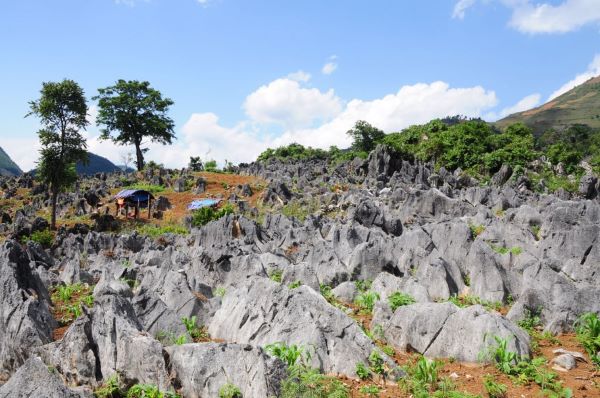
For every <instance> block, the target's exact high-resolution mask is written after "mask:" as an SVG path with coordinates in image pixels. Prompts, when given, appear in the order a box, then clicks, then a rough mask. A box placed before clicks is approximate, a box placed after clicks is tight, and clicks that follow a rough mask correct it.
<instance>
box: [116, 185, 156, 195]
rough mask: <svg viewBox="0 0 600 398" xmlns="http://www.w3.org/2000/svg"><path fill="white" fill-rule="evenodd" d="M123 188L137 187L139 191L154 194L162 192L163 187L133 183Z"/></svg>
mask: <svg viewBox="0 0 600 398" xmlns="http://www.w3.org/2000/svg"><path fill="white" fill-rule="evenodd" d="M123 189H139V190H141V191H148V192H150V193H153V194H154V193H161V192H163V191H164V190H165V187H163V186H162V185H153V184H134V185H130V186H128V187H126V188H123Z"/></svg>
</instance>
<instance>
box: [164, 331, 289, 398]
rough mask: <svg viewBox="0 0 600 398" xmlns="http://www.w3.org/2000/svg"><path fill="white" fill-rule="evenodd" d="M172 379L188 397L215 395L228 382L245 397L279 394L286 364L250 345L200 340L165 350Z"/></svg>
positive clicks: (198, 397) (197, 397)
mask: <svg viewBox="0 0 600 398" xmlns="http://www.w3.org/2000/svg"><path fill="white" fill-rule="evenodd" d="M166 351H167V353H168V355H169V363H170V365H171V372H172V373H173V374H174V377H175V382H176V384H177V385H180V386H181V392H182V393H183V396H185V397H187V398H201V397H217V396H218V395H219V389H220V388H221V387H222V386H224V385H225V384H227V383H231V384H233V385H235V386H236V387H238V388H239V389H240V391H241V392H242V395H243V396H244V397H276V396H279V393H280V389H281V382H282V380H284V379H285V378H286V377H287V372H286V366H285V364H284V363H283V362H281V361H280V360H278V359H274V358H271V357H269V356H268V355H267V354H266V353H265V352H264V351H263V350H262V349H261V348H258V347H253V346H251V345H240V344H226V343H222V344H219V343H200V344H184V345H181V346H172V347H168V348H167V349H166Z"/></svg>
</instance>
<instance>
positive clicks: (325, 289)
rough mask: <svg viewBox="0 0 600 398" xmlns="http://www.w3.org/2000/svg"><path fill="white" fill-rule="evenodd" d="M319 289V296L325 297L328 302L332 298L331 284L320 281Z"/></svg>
mask: <svg viewBox="0 0 600 398" xmlns="http://www.w3.org/2000/svg"><path fill="white" fill-rule="evenodd" d="M319 291H320V292H321V296H323V297H324V298H325V300H327V301H329V302H331V301H332V300H334V297H333V292H332V289H331V286H329V285H325V284H323V283H321V284H320V285H319Z"/></svg>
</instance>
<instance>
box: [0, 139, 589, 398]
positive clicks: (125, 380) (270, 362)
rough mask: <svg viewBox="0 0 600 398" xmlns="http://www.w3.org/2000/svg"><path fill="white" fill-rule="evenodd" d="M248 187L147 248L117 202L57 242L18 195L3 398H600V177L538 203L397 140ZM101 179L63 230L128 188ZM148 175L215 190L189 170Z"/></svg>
mask: <svg viewBox="0 0 600 398" xmlns="http://www.w3.org/2000/svg"><path fill="white" fill-rule="evenodd" d="M236 172H237V173H238V174H239V175H240V178H241V177H244V176H247V177H252V179H253V180H252V181H254V183H253V185H252V186H250V185H241V184H240V185H239V186H235V185H229V184H227V183H225V182H224V180H223V183H222V185H223V189H224V190H225V191H221V192H220V193H219V194H218V195H220V196H221V198H222V199H224V200H225V201H227V202H229V203H230V204H232V205H234V206H235V211H234V212H233V213H231V212H229V211H223V212H222V213H219V215H220V217H216V219H215V218H212V220H213V221H210V222H207V223H205V224H204V221H202V222H199V220H201V219H202V220H204V218H203V217H205V216H207V215H210V214H212V213H211V211H207V212H201V213H202V214H200V213H198V214H192V215H190V216H189V217H187V219H186V225H187V226H188V228H189V229H187V230H184V231H180V230H177V231H175V232H176V233H175V234H174V233H160V234H152V235H149V234H143V233H139V232H131V231H128V229H127V224H126V223H125V222H124V221H119V220H115V219H114V218H113V216H111V215H105V211H104V208H102V207H101V208H100V209H99V210H98V211H97V213H96V214H94V217H93V219H95V220H96V221H95V223H93V224H91V225H85V224H82V223H81V219H82V216H81V215H79V216H78V217H77V221H76V222H77V223H73V222H72V223H65V225H63V226H62V227H61V228H60V230H59V231H58V232H57V233H56V235H55V236H51V237H50V241H46V240H43V239H39V235H40V234H42V233H43V231H45V228H46V227H47V222H46V221H45V220H44V219H43V218H40V217H39V215H40V213H38V212H39V211H42V210H43V209H44V208H45V206H46V205H47V199H48V198H47V196H45V194H44V190H43V189H38V188H36V187H37V186H36V184H35V183H34V182H33V181H31V180H29V179H27V177H23V178H12V179H4V180H3V181H2V183H3V184H4V186H5V187H6V188H7V189H5V192H11V191H12V192H15V189H13V188H16V187H20V188H24V189H28V190H30V191H29V192H30V194H29V195H30V196H29V197H27V198H26V199H27V200H26V201H27V204H23V207H22V208H16V206H15V205H14V204H13V207H12V208H10V207H7V206H4V207H2V209H3V212H0V213H2V214H0V216H1V221H2V224H0V232H3V233H4V235H5V236H6V240H5V241H4V243H3V244H2V247H1V248H0V285H1V286H3V288H2V289H1V290H0V379H2V380H3V381H5V382H6V383H5V384H4V385H3V386H1V387H0V397H14V396H40V397H42V396H44V397H91V396H92V394H93V393H95V394H96V396H100V397H121V396H123V397H124V396H126V395H127V394H129V395H127V396H133V397H143V396H148V395H142V394H143V392H140V391H150V390H152V391H159V390H160V391H162V393H161V395H158V393H157V395H153V396H160V397H174V396H176V394H178V395H179V396H181V397H186V398H187V397H189V398H196V397H241V396H243V397H285V398H288V397H309V396H310V397H351V396H352V397H366V396H381V397H402V396H407V397H408V396H435V397H438V396H440V397H442V396H452V397H477V396H489V394H490V391H494V390H493V389H494V388H496V389H499V391H500V393H499V394H501V395H496V396H503V395H502V394H507V392H506V390H508V396H537V394H541V393H544V394H555V395H552V396H577V397H597V396H599V394H600V390H598V385H599V383H600V379H599V376H598V372H597V370H596V368H595V367H596V366H597V365H595V364H594V361H598V357H597V354H596V352H597V350H600V347H598V346H596V345H594V344H595V343H594V342H593V338H594V337H593V333H594V332H593V331H591V330H592V327H591V326H590V328H587V326H586V325H593V322H594V320H593V319H595V318H594V317H596V319H597V316H598V314H599V313H600V278H599V277H598V275H600V245H599V244H598V238H599V236H600V201H599V199H598V180H597V179H596V178H595V177H594V176H587V177H586V178H582V179H581V181H580V182H579V186H578V190H577V191H576V192H574V193H569V192H565V191H559V192H556V193H551V192H548V191H546V192H536V191H534V190H533V189H532V185H533V184H532V183H531V181H529V180H528V178H527V177H526V173H523V174H518V175H517V174H516V173H515V174H514V175H513V170H512V169H511V168H510V167H502V169H501V170H500V171H499V172H498V173H496V174H495V175H494V176H493V177H492V178H491V181H490V182H489V183H484V182H481V181H478V180H476V179H474V178H472V177H470V176H468V175H466V174H465V173H463V172H462V171H461V170H460V169H457V170H455V171H453V172H450V171H447V170H446V169H444V168H443V167H442V168H440V169H437V168H435V167H434V165H433V164H431V163H423V162H420V161H416V160H406V159H403V158H402V156H401V155H400V154H399V153H397V152H395V151H394V150H392V149H390V148H389V147H385V146H378V147H377V148H376V149H375V150H374V151H372V152H371V153H370V154H369V156H368V158H367V159H360V158H356V159H354V160H350V161H344V162H338V163H332V162H330V161H329V160H328V159H308V160H293V161H280V160H272V161H268V162H257V163H252V164H249V165H243V166H240V168H238V169H237V170H236ZM99 177H100V178H96V177H91V178H86V179H82V181H81V183H80V185H79V186H80V188H79V191H78V192H73V193H69V194H65V195H62V196H61V199H60V201H61V203H62V205H61V214H63V215H66V214H74V213H73V212H74V211H75V210H76V209H78V211H82V212H83V213H82V214H89V212H96V207H97V205H98V203H99V202H104V203H109V199H110V194H111V192H114V191H115V190H117V189H120V188H121V187H122V186H123V184H125V182H124V181H123V179H124V176H123V175H120V174H116V175H108V176H106V175H104V176H99ZM131 178H134V177H131ZM135 178H136V179H138V181H136V182H137V183H142V182H144V183H145V184H153V185H152V187H157V186H160V187H162V188H163V189H164V191H163V193H164V192H169V195H173V196H170V197H171V198H172V199H174V198H176V196H175V195H185V194H186V193H185V191H186V190H190V189H192V190H194V192H195V196H196V197H198V196H203V195H206V191H207V190H209V186H208V185H207V177H206V175H203V176H199V175H198V174H194V173H192V172H191V171H184V172H183V173H181V172H174V171H169V170H157V171H154V172H153V171H150V172H148V173H147V174H146V175H142V174H137V175H136V176H135ZM229 178H230V177H229ZM229 181H232V180H229ZM211 189H212V188H211ZM157 191H158V189H157ZM171 192H172V193H171ZM213 192H214V191H213ZM257 192H258V193H259V196H260V197H259V198H258V200H257V201H255V200H254V199H251V198H254V197H256V195H257ZM15 195H16V196H11V197H10V198H9V199H4V200H5V201H6V200H12V201H14V200H17V198H18V195H19V194H15ZM159 195H161V193H157V196H159ZM185 197H186V198H188V197H190V196H185ZM157 202H160V204H157V208H156V209H154V211H155V212H156V214H157V215H159V216H162V217H163V218H164V219H165V220H163V221H160V220H158V221H148V222H144V223H142V225H143V226H144V228H147V227H148V225H147V223H150V222H156V223H157V228H159V227H160V228H163V229H162V230H161V231H163V232H164V231H172V230H168V229H167V227H169V224H168V223H167V220H172V217H171V213H170V212H171V211H174V210H167V209H168V206H167V203H165V199H161V200H158V201H157ZM170 202H171V205H173V204H174V200H172V201H170ZM5 203H6V202H5ZM11 203H15V202H11ZM19 203H20V202H19ZM159 206H160V207H161V208H162V210H159V208H158V207H159ZM106 208H108V209H112V207H111V205H110V204H108V205H107V207H106ZM205 213H206V214H205ZM201 216H202V217H201ZM64 217H66V216H64ZM206 221H209V220H206ZM202 224H204V225H202ZM119 227H120V228H122V229H121V231H120V232H119V231H117V232H106V229H108V228H115V229H119ZM145 230H147V229H145ZM140 231H142V230H140ZM36 233H37V235H36ZM34 236H37V237H36V238H33V237H34ZM22 242H26V243H22ZM586 314H587V315H586ZM582 315H585V318H581V319H582V320H581V321H579V323H576V320H578V319H580V317H581V316H582ZM575 329H576V331H577V335H578V336H579V339H580V340H577V338H576V337H575V334H574V330H575ZM590 337H591V339H592V340H590V339H589V338H590ZM586 338H587V340H586ZM580 341H581V342H586V344H585V345H582V344H581V342H580ZM590 341H591V342H590ZM554 350H558V351H556V353H554V352H553V351H554ZM561 350H562V351H561ZM425 358H437V361H436V362H434V361H432V360H429V359H425ZM478 362H479V363H480V364H479V365H475V366H473V365H472V364H473V363H478ZM468 364H471V365H468ZM552 367H554V369H553V368H552ZM556 369H560V370H559V371H557V370H556ZM557 372H558V373H557ZM567 389H568V390H567ZM444 391H445V392H444ZM502 391H504V393H502ZM569 391H571V394H573V395H569ZM450 393H451V394H450ZM32 394H34V395H32ZM35 394H37V395H35ZM103 394H104V395H103ZM135 394H138V395H135ZM441 394H450V395H441Z"/></svg>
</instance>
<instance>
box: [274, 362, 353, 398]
mask: <svg viewBox="0 0 600 398" xmlns="http://www.w3.org/2000/svg"><path fill="white" fill-rule="evenodd" d="M281 398H350V392H349V391H348V387H346V386H345V385H344V384H343V383H342V382H340V381H339V380H338V379H336V378H334V377H330V376H325V375H324V374H322V373H321V372H320V371H319V370H318V369H314V368H310V367H308V366H304V365H295V366H292V367H291V368H290V369H289V370H288V377H287V379H286V380H284V381H283V383H282V384H281Z"/></svg>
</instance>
